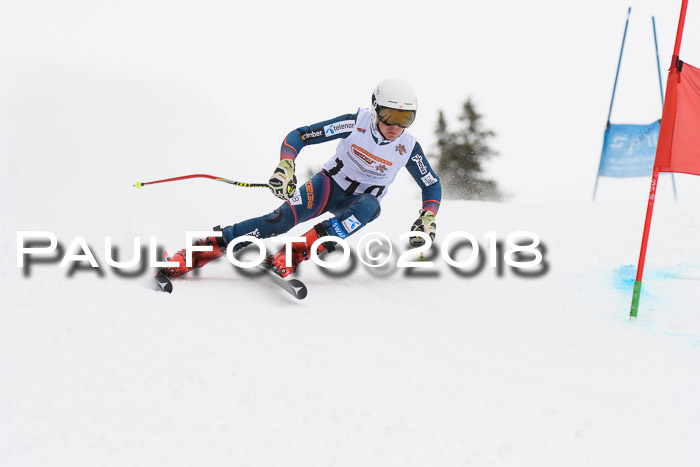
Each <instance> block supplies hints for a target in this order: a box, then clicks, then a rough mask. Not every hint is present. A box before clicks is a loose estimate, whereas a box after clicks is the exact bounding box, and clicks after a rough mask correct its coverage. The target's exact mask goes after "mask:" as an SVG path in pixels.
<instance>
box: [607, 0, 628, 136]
mask: <svg viewBox="0 0 700 467" xmlns="http://www.w3.org/2000/svg"><path fill="white" fill-rule="evenodd" d="M631 12H632V7H629V8H628V9H627V21H625V32H624V33H623V34H622V46H621V47H620V58H619V59H618V60H617V71H616V72H615V84H614V85H613V92H612V98H611V99H610V111H609V112H608V124H610V116H611V115H612V108H613V102H614V101H615V90H616V89H617V78H618V77H619V76H620V64H621V63H622V52H623V51H624V50H625V39H626V38H627V26H628V25H629V23H630V13H631Z"/></svg>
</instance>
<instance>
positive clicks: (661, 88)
mask: <svg viewBox="0 0 700 467" xmlns="http://www.w3.org/2000/svg"><path fill="white" fill-rule="evenodd" d="M651 27H652V28H653V29H654V47H655V48H656V69H657V70H658V72H659V89H660V90H661V110H662V111H663V108H664V83H663V81H662V80H661V64H660V63H659V43H658V41H657V40H656V20H654V17H653V16H652V17H651ZM671 184H672V185H673V199H674V200H675V201H678V192H677V191H676V177H674V175H673V172H671Z"/></svg>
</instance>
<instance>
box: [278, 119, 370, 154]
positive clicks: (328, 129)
mask: <svg viewBox="0 0 700 467" xmlns="http://www.w3.org/2000/svg"><path fill="white" fill-rule="evenodd" d="M358 113H359V110H358V111H357V112H355V113H354V114H344V115H340V116H339V117H336V118H332V119H330V120H325V121H323V122H318V123H314V124H312V125H307V126H302V127H299V128H297V129H296V130H292V131H290V132H289V134H287V136H286V137H285V138H284V141H283V142H282V147H281V149H280V160H282V159H291V160H294V159H296V157H297V156H298V155H299V151H301V149H302V148H303V147H304V146H307V145H309V144H319V143H325V142H326V141H332V140H334V139H340V138H347V137H348V136H349V135H350V133H351V132H350V131H347V126H348V125H352V128H354V126H355V122H356V121H357V114H358ZM337 124H341V125H342V126H343V128H341V129H340V130H344V131H335V129H334V127H333V125H337Z"/></svg>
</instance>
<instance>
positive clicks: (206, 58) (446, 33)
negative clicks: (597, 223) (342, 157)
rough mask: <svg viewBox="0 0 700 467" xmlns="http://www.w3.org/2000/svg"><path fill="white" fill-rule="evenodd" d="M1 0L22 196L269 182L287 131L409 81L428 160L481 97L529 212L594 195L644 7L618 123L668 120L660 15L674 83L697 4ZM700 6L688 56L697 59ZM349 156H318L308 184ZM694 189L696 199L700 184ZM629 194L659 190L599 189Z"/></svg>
mask: <svg viewBox="0 0 700 467" xmlns="http://www.w3.org/2000/svg"><path fill="white" fill-rule="evenodd" d="M3 3H4V4H3V6H2V11H3V14H2V15H1V16H0V63H2V67H0V152H1V155H0V157H1V158H2V165H3V172H6V176H8V177H9V178H12V181H13V182H14V183H17V185H18V186H21V185H24V184H25V183H24V182H28V181H29V179H30V177H31V179H32V180H33V181H36V180H44V181H45V182H47V183H48V182H49V181H51V180H54V178H56V177H61V178H63V181H64V183H65V184H66V185H70V184H73V183H78V182H79V181H80V180H85V177H92V176H94V175H98V174H99V176H105V177H109V178H110V179H112V180H115V181H116V182H115V183H118V184H124V183H133V180H135V179H139V177H141V178H140V179H142V180H146V179H149V178H151V179H153V178H161V177H167V176H174V175H181V174H184V173H188V172H203V173H211V172H213V173H214V174H216V175H220V176H224V177H228V178H234V179H242V180H250V181H265V180H267V177H268V176H269V173H271V171H272V169H273V168H274V165H275V163H276V160H277V157H278V153H279V146H280V143H281V141H282V138H283V137H284V135H285V134H286V133H287V132H288V131H289V130H291V129H293V128H296V127H298V126H301V125H303V124H308V123H313V122H316V121H320V120H324V119H327V118H331V117H334V116H337V115H339V114H342V113H346V112H354V111H355V110H356V108H357V107H358V106H362V107H366V106H368V105H369V101H370V95H371V92H372V89H373V88H374V86H375V85H376V83H377V82H379V81H380V80H381V79H383V78H385V77H388V76H401V77H405V78H406V79H408V80H409V81H410V82H412V84H413V85H414V87H415V88H416V89H417V92H418V95H419V115H418V119H417V121H416V123H415V124H414V126H413V127H412V128H411V132H412V133H413V134H414V135H416V136H417V137H418V139H419V141H421V143H422V145H423V146H424V148H425V149H426V150H427V151H428V152H430V150H431V149H432V148H433V144H434V137H433V129H434V126H435V121H436V117H437V112H438V109H443V110H444V111H445V112H446V114H447V116H448V117H456V114H457V113H458V111H459V109H460V106H461V103H462V102H463V101H464V100H465V99H466V98H467V97H468V96H473V97H474V99H475V100H476V102H477V104H478V108H479V110H480V111H481V112H482V113H483V114H484V116H485V123H486V125H487V126H488V127H489V128H491V129H493V130H495V131H496V132H497V137H496V139H495V140H494V141H493V142H492V145H493V146H494V147H495V148H496V149H497V150H498V151H499V152H500V154H501V155H500V157H498V158H497V159H494V161H493V163H491V164H489V165H488V170H489V175H490V176H491V177H493V178H495V179H496V180H497V181H499V183H500V184H501V185H502V187H503V188H504V189H505V190H506V191H507V192H509V193H511V194H513V199H515V200H518V201H544V200H548V199H552V198H556V199H567V198H570V199H572V200H586V199H589V198H590V196H591V193H592V189H593V182H594V179H595V174H596V171H597V167H598V161H599V157H600V149H601V144H602V136H603V129H604V125H605V120H606V117H607V113H608V108H609V105H610V96H611V93H612V86H613V80H614V76H615V68H616V66H617V60H618V55H619V51H620V43H621V40H622V33H623V28H624V22H625V17H626V14H627V7H628V6H631V7H632V16H631V21H630V26H629V31H628V36H627V43H626V47H625V53H624V58H623V63H622V70H621V75H620V81H619V84H618V91H617V98H616V102H615V107H614V110H613V115H612V121H613V122H618V123H649V122H651V121H653V120H656V119H657V118H659V117H660V115H661V105H660V97H659V88H658V75H657V71H656V61H655V56H654V45H653V35H652V28H651V19H650V17H651V15H655V17H656V24H657V31H658V34H659V49H660V61H661V67H662V76H663V81H664V86H665V81H666V70H667V69H668V67H669V64H670V55H671V51H672V48H673V42H674V39H675V33H676V27H677V24H678V14H679V11H680V5H681V1H680V0H673V1H668V0H665V1H638V0H637V1H632V0H628V1H621V0H594V1H588V2H576V3H574V2H562V1H554V0H535V1H530V2H522V1H513V0H508V1H503V2H487V1H478V2H477V1H461V2H456V1H443V0H433V1H430V2H426V1H402V2H381V1H371V2H370V1H365V0H360V1H353V2H327V1H326V2H319V1H306V2H282V1H274V2H226V1H204V2H196V3H195V2H182V1H178V2H172V1H168V2H166V1H141V0H140V1H121V2H108V1H101V2H97V1H76V0H70V1H64V2H50V1H27V2H10V1H8V0H6V1H4V2H3ZM695 3H697V2H695V1H691V4H690V6H689V8H688V17H687V20H686V27H685V34H684V40H683V47H682V49H681V58H682V59H683V60H685V61H686V62H688V63H690V64H693V65H696V66H700V8H699V7H697V6H696V5H695ZM333 149H334V145H322V146H319V147H315V148H309V149H307V150H305V151H304V152H303V153H302V156H301V158H300V159H299V166H300V171H303V172H302V178H304V177H303V175H305V173H306V172H305V171H306V170H310V169H317V168H318V167H319V166H320V164H321V163H322V162H323V161H324V160H325V159H326V158H327V157H329V155H330V154H331V153H332V151H333ZM139 164H140V165H141V166H143V167H144V170H138V169H139V167H140V166H139ZM159 164H165V165H164V166H162V170H160V171H159V170H157V169H158V168H159ZM144 172H145V173H144ZM42 177H43V178H42ZM81 177H82V178H81ZM677 179H678V178H677ZM663 183H665V182H664V181H663V180H662V186H661V188H660V190H661V194H663V193H664V191H663V190H664V185H663ZM679 185H680V187H679V190H680V193H681V194H683V189H685V190H686V193H688V191H687V190H689V189H690V188H689V187H691V186H693V187H696V188H697V187H700V180H698V179H697V177H691V176H685V177H681V180H680V181H679ZM35 186H36V187H39V188H38V190H39V192H40V193H41V190H48V189H50V188H51V185H50V183H49V184H48V185H47V184H44V185H39V184H36V185H35ZM42 186H44V187H46V188H41V187H42ZM620 187H622V191H621V192H622V193H623V194H629V193H631V194H630V196H632V197H633V198H634V197H637V196H641V199H640V202H641V203H644V197H645V196H646V194H647V193H648V180H640V179H637V180H611V179H604V180H602V181H601V186H600V189H599V190H600V191H599V195H600V196H601V199H606V196H607V197H608V199H610V198H612V197H613V196H619V195H620V190H618V188H620ZM628 188H629V190H628ZM613 189H615V190H614V193H615V194H614V195H613V191H610V190H613ZM698 191H700V190H698Z"/></svg>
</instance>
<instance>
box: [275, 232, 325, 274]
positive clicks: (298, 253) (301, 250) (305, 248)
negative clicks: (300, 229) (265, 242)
mask: <svg viewBox="0 0 700 467" xmlns="http://www.w3.org/2000/svg"><path fill="white" fill-rule="evenodd" d="M327 235H328V232H327V231H326V228H325V227H324V226H323V225H322V224H316V225H315V226H314V228H313V229H311V230H309V231H308V232H306V233H305V234H304V235H302V237H304V239H305V241H304V243H301V242H294V243H292V252H291V260H292V264H291V266H287V254H286V253H285V250H286V248H287V246H286V245H285V246H284V247H283V248H282V249H281V250H280V251H278V252H277V253H275V254H274V255H270V256H268V257H267V258H266V259H265V261H264V262H263V264H262V266H263V267H265V268H266V269H268V270H270V271H272V272H274V273H275V274H277V275H278V276H280V277H287V276H288V275H290V274H292V273H293V272H294V271H296V269H297V266H299V263H302V262H303V261H306V260H307V259H309V258H310V257H311V246H312V245H313V244H314V242H315V241H316V240H318V239H319V238H320V237H325V236H327ZM334 249H335V246H333V243H331V242H325V243H323V244H321V245H319V246H318V249H317V253H321V252H322V251H328V252H331V251H333V250H334Z"/></svg>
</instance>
